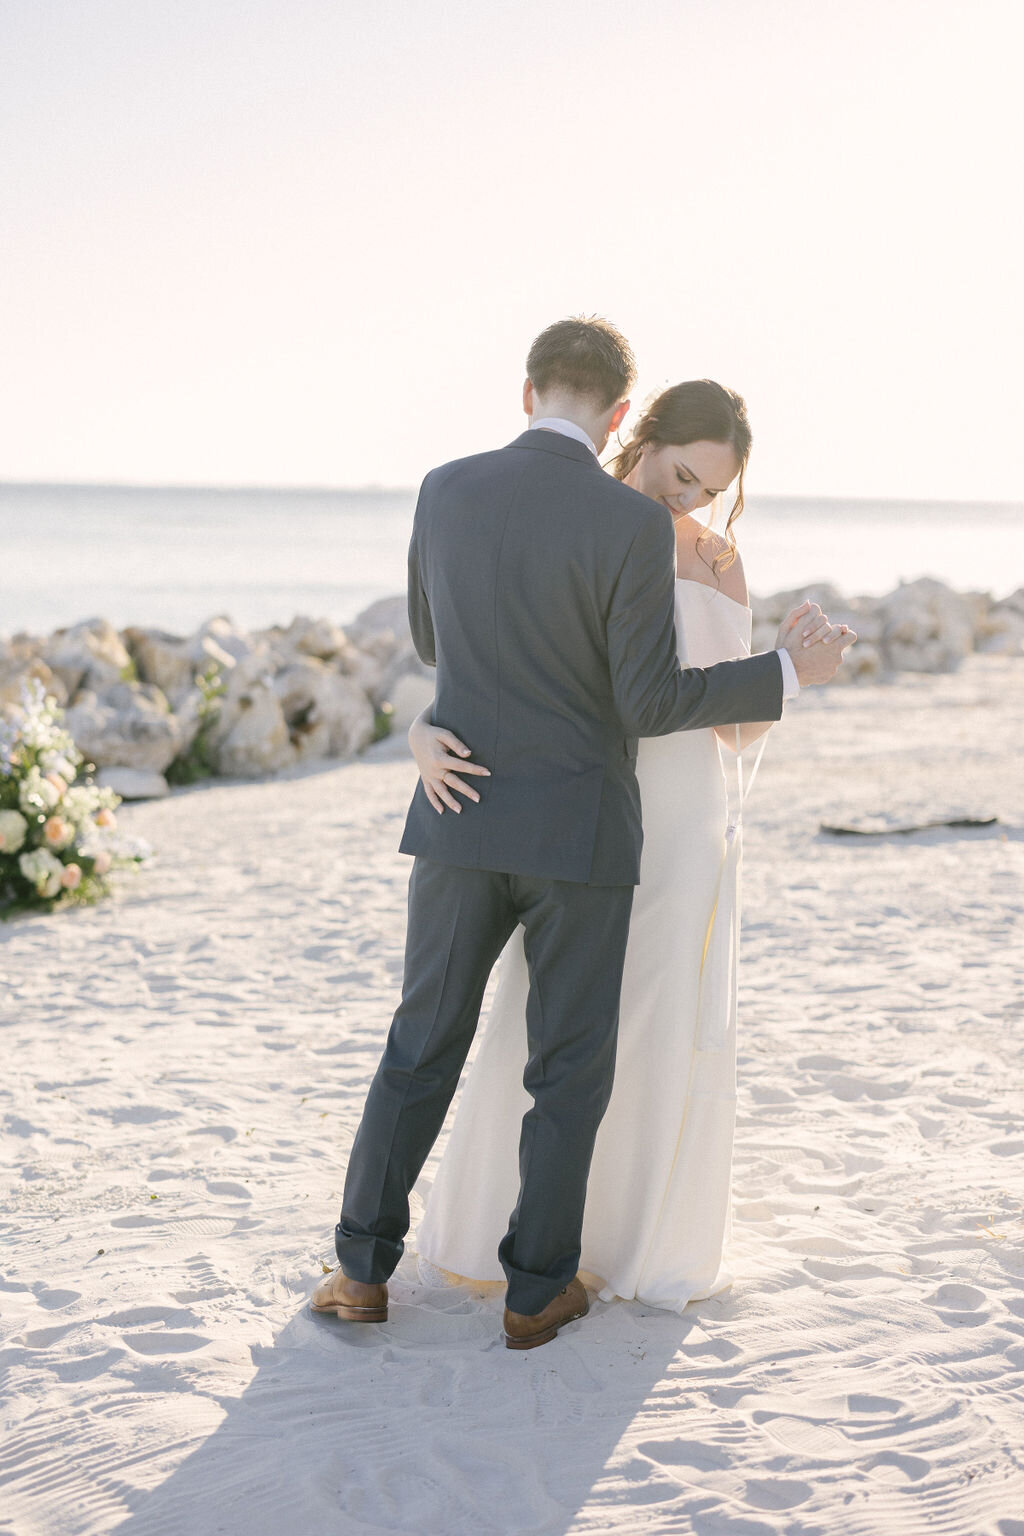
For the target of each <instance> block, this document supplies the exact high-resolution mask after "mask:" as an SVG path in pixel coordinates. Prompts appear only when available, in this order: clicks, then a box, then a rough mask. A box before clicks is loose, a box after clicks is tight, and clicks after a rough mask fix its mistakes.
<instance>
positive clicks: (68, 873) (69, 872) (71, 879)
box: [60, 864, 82, 891]
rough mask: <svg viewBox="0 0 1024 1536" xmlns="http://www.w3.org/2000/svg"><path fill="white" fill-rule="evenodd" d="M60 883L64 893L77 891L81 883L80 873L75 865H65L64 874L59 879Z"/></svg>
mask: <svg viewBox="0 0 1024 1536" xmlns="http://www.w3.org/2000/svg"><path fill="white" fill-rule="evenodd" d="M60 883H61V885H62V886H63V887H64V889H65V890H66V891H73V890H75V889H77V887H78V886H79V885H81V883H82V871H81V868H80V867H79V865H77V864H65V865H64V873H63V874H62V875H61V877H60Z"/></svg>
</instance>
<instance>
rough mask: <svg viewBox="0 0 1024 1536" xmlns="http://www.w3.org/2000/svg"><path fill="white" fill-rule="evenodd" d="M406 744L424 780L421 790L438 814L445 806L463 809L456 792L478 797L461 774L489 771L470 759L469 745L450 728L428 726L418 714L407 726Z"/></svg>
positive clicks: (467, 796)
mask: <svg viewBox="0 0 1024 1536" xmlns="http://www.w3.org/2000/svg"><path fill="white" fill-rule="evenodd" d="M409 746H410V748H411V749H412V755H413V757H414V758H415V759H416V766H417V768H418V769H419V771H420V778H421V779H422V780H423V791H424V793H425V795H426V797H427V799H428V800H429V801H430V804H431V805H432V806H433V807H434V810H435V811H436V812H437V813H438V815H439V816H442V815H443V814H444V810H445V806H447V807H448V809H449V810H450V811H455V813H456V814H458V813H459V812H460V811H461V810H462V806H461V805H460V804H459V802H458V801H457V800H456V799H455V793H458V794H460V795H465V796H466V798H467V799H468V800H479V799H480V796H479V795H478V794H477V792H476V790H475V789H474V788H473V787H472V785H470V784H467V783H466V781H465V779H463V778H462V777H461V775H462V774H469V775H474V774H475V775H478V776H480V777H481V778H490V776H491V770H490V769H489V768H483V767H481V765H480V764H479V763H473V762H470V761H469V756H470V751H469V748H468V747H467V746H466V744H465V743H464V742H462V741H460V740H459V738H458V737H457V736H455V735H453V733H452V732H451V731H446V730H445V729H444V727H443V726H440V725H431V723H430V721H429V720H427V719H425V718H424V716H423V715H420V716H418V717H417V718H416V719H415V720H414V721H413V723H412V725H411V726H410V727H409Z"/></svg>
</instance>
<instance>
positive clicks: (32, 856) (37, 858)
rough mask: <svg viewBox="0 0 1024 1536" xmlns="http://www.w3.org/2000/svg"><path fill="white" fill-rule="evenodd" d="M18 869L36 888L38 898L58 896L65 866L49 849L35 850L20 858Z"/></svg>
mask: <svg viewBox="0 0 1024 1536" xmlns="http://www.w3.org/2000/svg"><path fill="white" fill-rule="evenodd" d="M18 868H19V869H20V870H21V872H22V874H23V875H24V876H25V879H26V880H28V881H29V882H30V883H31V884H32V885H34V886H35V888H36V894H37V895H38V896H56V894H57V892H58V891H59V890H60V887H61V878H62V876H63V874H64V866H63V864H62V863H61V861H60V859H58V858H56V857H55V856H54V855H53V854H52V853H51V852H50V850H49V849H48V848H35V849H33V850H32V852H31V853H23V854H21V855H20V856H19V858H18Z"/></svg>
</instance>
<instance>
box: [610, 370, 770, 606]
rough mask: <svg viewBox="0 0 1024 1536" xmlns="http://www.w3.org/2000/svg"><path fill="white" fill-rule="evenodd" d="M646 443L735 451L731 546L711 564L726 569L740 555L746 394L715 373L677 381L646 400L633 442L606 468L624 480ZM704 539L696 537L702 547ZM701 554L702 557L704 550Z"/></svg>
mask: <svg viewBox="0 0 1024 1536" xmlns="http://www.w3.org/2000/svg"><path fill="white" fill-rule="evenodd" d="M646 443H653V444H661V443H670V444H671V445H672V447H673V448H684V447H685V446H686V444H687V443H728V445H729V447H730V448H731V449H732V450H733V452H734V453H735V455H736V458H737V459H738V460H739V466H740V474H739V480H738V482H737V485H736V500H735V501H734V502H733V504H732V511H731V512H730V513H729V516H728V518H727V520H726V524H725V539H726V543H727V545H728V548H727V549H723V550H722V551H721V552H720V553H719V554H718V555H716V556H715V558H714V561H713V562H712V564H711V569H712V570H713V571H714V573H715V575H716V576H717V575H719V574H720V573H721V572H722V571H725V570H728V568H729V566H730V565H731V564H732V562H733V561H734V560H735V558H736V536H735V534H734V533H733V531H732V525H733V523H734V522H735V521H736V519H737V518H738V517H739V515H740V513H741V512H742V511H743V474H744V471H745V469H746V467H747V460H748V458H749V457H750V444H751V432H750V422H749V421H748V420H747V405H746V401H745V400H744V399H743V396H742V395H738V394H737V393H736V391H735V390H734V389H726V388H725V386H724V385H723V384H716V383H715V381H714V379H690V380H689V381H688V382H687V383H685V384H673V385H672V387H671V389H666V390H663V391H662V393H661V394H660V395H658V396H657V397H656V398H655V399H654V400H652V401H651V403H650V404H649V405H648V406H647V408H646V410H645V411H644V413H643V415H642V416H641V417H640V419H639V420H638V421H637V423H636V426H635V427H634V428H633V434H632V436H631V437H630V439H629V442H628V443H627V444H626V446H625V447H624V448H623V449H622V451H621V453H618V454H616V456H615V458H614V459H612V460H611V461H610V463H609V464H608V465H607V466H606V468H608V469H609V470H610V471H611V473H612V474H613V475H614V476H615V478H616V479H617V480H625V478H626V476H627V475H628V474H629V473H630V471H631V470H632V469H634V468H635V466H636V463H637V460H638V459H639V458H640V454H641V452H642V451H643V448H644V445H645V444H646ZM700 544H701V540H700V539H698V540H697V550H698V553H700ZM701 559H702V560H703V559H704V556H703V554H701ZM705 564H707V562H706V561H705Z"/></svg>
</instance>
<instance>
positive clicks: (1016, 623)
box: [976, 603, 1024, 656]
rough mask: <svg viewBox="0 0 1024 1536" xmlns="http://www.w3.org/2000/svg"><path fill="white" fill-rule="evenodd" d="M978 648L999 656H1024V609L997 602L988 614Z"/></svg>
mask: <svg viewBox="0 0 1024 1536" xmlns="http://www.w3.org/2000/svg"><path fill="white" fill-rule="evenodd" d="M976 649H977V650H979V651H986V652H989V653H991V654H994V655H998V656H1024V611H1018V609H1017V608H1015V607H1011V606H1010V605H1009V604H1008V603H997V604H996V606H995V607H994V608H991V609H990V610H989V612H988V614H987V616H986V619H985V624H984V627H983V629H982V632H981V635H980V637H979V639H978V641H977V646H976Z"/></svg>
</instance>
